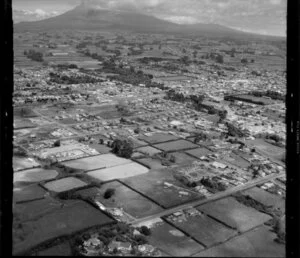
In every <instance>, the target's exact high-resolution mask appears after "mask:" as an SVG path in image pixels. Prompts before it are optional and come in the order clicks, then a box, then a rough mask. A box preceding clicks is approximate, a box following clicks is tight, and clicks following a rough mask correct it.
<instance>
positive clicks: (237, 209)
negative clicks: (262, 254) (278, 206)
mask: <svg viewBox="0 0 300 258" xmlns="http://www.w3.org/2000/svg"><path fill="white" fill-rule="evenodd" d="M197 209H198V210H200V211H202V212H204V213H206V214H208V215H210V216H212V217H213V218H216V219H217V220H219V221H222V222H223V223H224V224H226V225H228V226H230V227H232V228H235V229H238V230H239V231H241V232H243V231H247V230H249V229H251V228H254V227H256V226H259V225H261V224H263V223H265V222H266V221H268V220H270V219H271V216H269V215H267V214H264V213H261V212H259V211H257V210H255V209H254V208H250V207H247V206H244V205H243V204H241V203H239V202H238V201H237V200H235V199H234V198H232V197H227V198H223V199H220V200H217V201H213V202H210V203H206V204H203V205H200V206H198V207H197Z"/></svg>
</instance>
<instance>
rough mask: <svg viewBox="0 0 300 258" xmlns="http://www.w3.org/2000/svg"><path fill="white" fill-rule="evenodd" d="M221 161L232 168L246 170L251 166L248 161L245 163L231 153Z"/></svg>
mask: <svg viewBox="0 0 300 258" xmlns="http://www.w3.org/2000/svg"><path fill="white" fill-rule="evenodd" d="M223 159H224V160H225V161H226V162H228V163H230V164H232V165H234V166H237V167H239V168H247V167H249V166H250V165H251V164H250V162H249V161H246V160H245V159H243V158H242V157H240V156H238V155H236V154H234V153H232V152H231V153H230V154H229V155H228V156H225V157H224V158H223Z"/></svg>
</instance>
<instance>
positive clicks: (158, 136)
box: [139, 133, 178, 144]
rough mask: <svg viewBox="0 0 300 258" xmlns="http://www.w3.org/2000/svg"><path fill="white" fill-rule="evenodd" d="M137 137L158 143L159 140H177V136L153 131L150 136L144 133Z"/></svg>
mask: <svg viewBox="0 0 300 258" xmlns="http://www.w3.org/2000/svg"><path fill="white" fill-rule="evenodd" d="M139 139H140V140H143V141H145V142H148V143H150V144H155V143H160V142H167V141H172V140H178V137H176V136H174V135H172V134H166V133H154V134H152V135H151V136H146V135H142V136H139Z"/></svg>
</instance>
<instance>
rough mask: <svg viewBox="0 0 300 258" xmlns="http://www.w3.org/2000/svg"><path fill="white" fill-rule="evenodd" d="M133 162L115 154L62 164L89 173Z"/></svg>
mask: <svg viewBox="0 0 300 258" xmlns="http://www.w3.org/2000/svg"><path fill="white" fill-rule="evenodd" d="M131 162H132V161H131V160H129V159H124V158H120V157H117V156H116V155H114V154H111V153H108V154H103V155H98V156H93V157H88V158H82V159H77V160H71V161H66V162H62V164H63V165H65V166H68V167H71V168H77V169H81V170H84V171H89V170H95V169H100V168H107V167H113V166H119V165H124V164H128V163H131Z"/></svg>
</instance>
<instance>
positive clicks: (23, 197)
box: [13, 185, 46, 203]
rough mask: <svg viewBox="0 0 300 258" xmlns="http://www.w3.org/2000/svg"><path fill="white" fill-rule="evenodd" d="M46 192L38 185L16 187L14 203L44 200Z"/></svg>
mask: <svg viewBox="0 0 300 258" xmlns="http://www.w3.org/2000/svg"><path fill="white" fill-rule="evenodd" d="M45 195H46V191H45V190H44V189H43V188H42V187H40V186H38V185H29V186H14V189H13V201H14V202H15V203H19V202H28V201H33V200H39V199H43V198H44V197H45Z"/></svg>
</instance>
